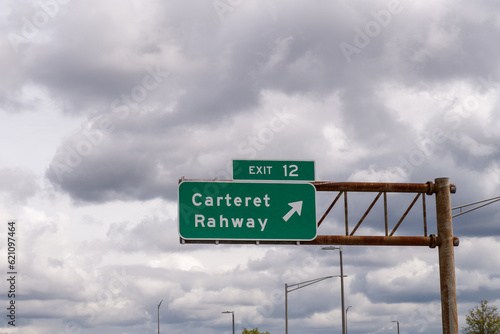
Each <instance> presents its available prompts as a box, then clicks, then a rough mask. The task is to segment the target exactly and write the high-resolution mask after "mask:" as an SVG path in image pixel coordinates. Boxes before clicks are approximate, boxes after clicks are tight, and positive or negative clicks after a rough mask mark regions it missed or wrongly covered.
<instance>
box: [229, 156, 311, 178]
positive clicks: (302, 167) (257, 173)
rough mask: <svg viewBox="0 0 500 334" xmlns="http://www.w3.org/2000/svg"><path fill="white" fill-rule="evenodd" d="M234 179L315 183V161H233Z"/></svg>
mask: <svg viewBox="0 0 500 334" xmlns="http://www.w3.org/2000/svg"><path fill="white" fill-rule="evenodd" d="M233 179H234V180H268V181H314V161H282V160H233Z"/></svg>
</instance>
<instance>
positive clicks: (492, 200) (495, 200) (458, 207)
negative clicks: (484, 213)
mask: <svg viewBox="0 0 500 334" xmlns="http://www.w3.org/2000/svg"><path fill="white" fill-rule="evenodd" d="M498 201H500V196H496V197H492V198H488V199H485V200H482V201H478V202H473V203H469V204H464V205H460V206H457V207H454V208H451V210H452V211H453V210H460V212H459V213H457V214H455V215H453V216H452V217H453V218H455V217H458V216H460V215H463V214H464V213H467V212H471V211H474V210H477V209H479V208H482V207H484V206H486V205H490V204H493V203H495V202H498ZM481 203H485V204H482V205H478V206H476V207H474V208H472V209H468V210H466V211H462V209H463V208H465V207H468V206H471V205H477V204H481Z"/></svg>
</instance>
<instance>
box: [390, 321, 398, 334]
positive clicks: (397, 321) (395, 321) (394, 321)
mask: <svg viewBox="0 0 500 334" xmlns="http://www.w3.org/2000/svg"><path fill="white" fill-rule="evenodd" d="M391 322H397V323H398V334H399V321H398V320H394V321H391Z"/></svg>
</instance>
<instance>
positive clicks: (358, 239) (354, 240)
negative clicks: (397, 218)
mask: <svg viewBox="0 0 500 334" xmlns="http://www.w3.org/2000/svg"><path fill="white" fill-rule="evenodd" d="M180 241H181V243H182V244H216V245H218V244H233V245H243V244H254V245H255V244H258V245H352V246H426V247H431V248H435V247H436V246H439V244H440V240H439V237H437V236H435V235H433V234H431V235H430V236H428V237H413V236H398V237H395V236H347V235H318V236H317V237H316V238H315V239H314V240H310V241H270V240H260V241H255V240H185V239H182V238H181V240H180ZM458 244H459V239H458V238H457V237H454V238H453V245H454V246H458Z"/></svg>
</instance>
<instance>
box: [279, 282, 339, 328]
mask: <svg viewBox="0 0 500 334" xmlns="http://www.w3.org/2000/svg"><path fill="white" fill-rule="evenodd" d="M333 277H339V276H338V275H336V276H325V277H320V278H315V279H312V280H309V281H305V282H300V283H295V284H287V283H285V333H286V334H288V293H289V292H292V291H295V290H298V289H302V288H305V287H306V286H309V285H312V284H315V283H318V282H321V281H323V280H325V279H329V278H333ZM290 287H293V288H292V289H289V288H290Z"/></svg>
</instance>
